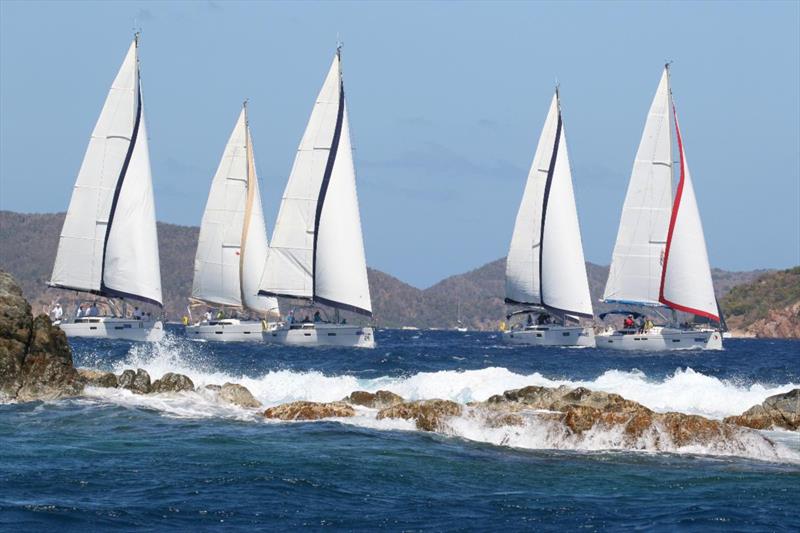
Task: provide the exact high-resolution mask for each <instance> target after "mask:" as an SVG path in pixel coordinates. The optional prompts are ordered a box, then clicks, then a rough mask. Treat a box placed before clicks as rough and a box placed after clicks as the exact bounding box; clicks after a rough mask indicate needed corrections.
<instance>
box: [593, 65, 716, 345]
mask: <svg viewBox="0 0 800 533" xmlns="http://www.w3.org/2000/svg"><path fill="white" fill-rule="evenodd" d="M669 84H670V79H669V65H667V66H666V67H665V68H664V72H663V74H662V75H661V81H660V83H659V85H658V89H657V90H656V95H655V98H654V99H653V103H652V104H651V106H650V111H649V113H648V115H647V121H646V122H645V126H644V133H643V134H642V140H641V143H640V144H639V150H638V151H637V153H636V159H635V160H634V164H633V171H632V172H631V179H630V183H629V185H628V192H627V195H626V197H625V204H624V205H623V208H622V217H621V219H620V225H619V232H618V233H617V241H616V244H615V246H614V255H613V258H612V261H611V269H610V272H609V276H608V282H607V283H606V288H605V293H604V295H603V300H604V301H605V302H612V303H619V304H627V305H635V306H644V307H650V308H652V309H653V310H654V312H656V313H658V311H659V308H668V309H669V310H670V311H671V313H670V314H671V317H670V318H669V319H664V322H665V323H664V324H661V325H655V326H653V327H649V328H642V327H641V326H639V327H627V328H621V329H613V328H608V329H607V330H606V331H604V332H603V333H602V334H598V335H597V336H596V341H597V345H598V347H606V348H614V349H620V350H672V349H710V350H714V349H715V350H719V349H722V333H721V332H720V331H719V329H716V328H713V327H709V326H707V325H703V326H696V327H692V326H689V325H684V326H681V325H679V324H678V319H677V311H682V312H686V313H691V314H694V315H697V316H701V317H705V318H707V319H709V320H710V321H713V322H717V323H719V322H720V313H719V309H718V306H717V301H716V298H715V296H714V286H713V283H712V280H711V269H710V267H709V263H708V253H707V251H706V242H705V237H704V236H703V225H702V223H701V221H700V212H699V210H698V207H697V200H696V198H695V193H694V187H693V185H692V179H691V175H690V174H689V167H688V165H687V163H686V154H685V152H684V147H683V140H682V138H681V132H680V128H679V126H678V115H677V112H676V110H675V104H674V102H673V99H672V91H671V90H670V86H669ZM673 132H674V135H675V137H676V141H677V148H678V154H679V160H678V161H677V162H675V161H674V158H673V156H672V153H673ZM676 164H677V165H678V169H679V171H680V172H679V178H678V182H677V184H676V186H675V193H674V197H673V181H674V174H675V165H676ZM662 318H663V317H662Z"/></svg>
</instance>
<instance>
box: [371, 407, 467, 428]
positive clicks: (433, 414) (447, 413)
mask: <svg viewBox="0 0 800 533" xmlns="http://www.w3.org/2000/svg"><path fill="white" fill-rule="evenodd" d="M463 410H464V408H463V406H462V405H460V404H457V403H456V402H451V401H450V400H418V401H415V402H404V403H400V404H397V405H393V406H392V407H387V408H385V409H381V410H380V411H378V416H377V418H378V420H381V419H383V418H403V419H405V420H414V421H415V422H416V424H417V428H418V429H421V430H423V431H441V430H442V429H443V428H444V421H445V420H446V419H447V418H449V417H452V416H460V415H461V413H462V412H463Z"/></svg>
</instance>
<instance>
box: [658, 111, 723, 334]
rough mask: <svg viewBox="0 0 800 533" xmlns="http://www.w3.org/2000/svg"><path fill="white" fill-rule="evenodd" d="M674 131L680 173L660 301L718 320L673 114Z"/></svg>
mask: <svg viewBox="0 0 800 533" xmlns="http://www.w3.org/2000/svg"><path fill="white" fill-rule="evenodd" d="M675 132H676V135H677V137H678V150H679V154H680V170H681V175H680V181H679V182H678V190H677V192H676V194H675V203H674V206H673V211H672V219H671V223H670V231H669V236H668V239H667V249H666V252H665V254H664V276H663V281H662V286H661V302H662V303H664V304H666V305H669V306H670V307H671V308H673V309H677V310H679V311H686V312H689V313H693V314H695V315H700V316H705V317H707V318H710V319H712V320H715V321H717V322H719V316H718V315H719V312H718V309H717V301H716V298H715V296H714V284H713V282H712V280H711V267H710V266H709V262H708V252H707V249H706V240H705V237H704V234H703V223H702V221H701V220H700V210H699V209H698V207H697V198H696V197H695V194H694V186H693V185H692V177H691V174H690V173H689V165H688V164H687V162H686V153H685V151H684V149H683V141H682V139H681V131H680V127H679V126H678V116H677V113H676V114H675Z"/></svg>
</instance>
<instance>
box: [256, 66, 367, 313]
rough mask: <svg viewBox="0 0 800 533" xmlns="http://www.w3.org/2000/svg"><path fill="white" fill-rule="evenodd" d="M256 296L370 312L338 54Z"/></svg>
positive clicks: (304, 141)
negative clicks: (310, 302)
mask: <svg viewBox="0 0 800 533" xmlns="http://www.w3.org/2000/svg"><path fill="white" fill-rule="evenodd" d="M260 293H261V294H265V295H274V296H287V297H293V298H303V299H309V300H313V301H315V302H319V303H323V304H326V305H330V306H332V307H335V308H338V309H345V310H349V311H354V312H358V313H362V314H365V315H371V314H372V304H371V301H370V294H369V283H368V280H367V267H366V260H365V255H364V243H363V236H362V232H361V220H360V216H359V210H358V196H357V193H356V182H355V169H354V166H353V154H352V147H351V142H350V129H349V122H348V118H347V109H346V105H345V98H344V86H343V84H342V76H341V57H340V53H339V51H337V53H336V56H335V57H334V59H333V63H332V64H331V68H330V70H329V71H328V75H327V76H326V78H325V82H324V83H323V85H322V89H321V90H320V92H319V95H318V96H317V100H316V102H315V104H314V108H313V110H312V112H311V117H310V118H309V121H308V125H307V126H306V131H305V133H304V134H303V138H302V140H301V141H300V146H299V147H298V149H297V155H296V156H295V160H294V165H293V167H292V172H291V174H290V176H289V181H288V183H287V184H286V190H285V191H284V194H283V199H282V201H281V206H280V209H279V211H278V218H277V221H276V223H275V231H274V233H273V235H272V245H271V247H270V251H269V254H268V256H267V260H266V262H265V266H264V271H263V277H262V279H261V291H260Z"/></svg>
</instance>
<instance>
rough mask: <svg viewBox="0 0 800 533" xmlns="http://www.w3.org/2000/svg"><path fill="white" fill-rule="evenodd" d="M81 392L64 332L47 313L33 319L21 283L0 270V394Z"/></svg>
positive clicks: (46, 396)
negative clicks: (52, 322)
mask: <svg viewBox="0 0 800 533" xmlns="http://www.w3.org/2000/svg"><path fill="white" fill-rule="evenodd" d="M82 391H83V380H82V379H81V377H80V376H79V374H78V372H77V370H76V369H75V367H74V365H73V362H72V351H71V350H70V347H69V344H68V343H67V337H66V335H64V332H63V331H61V330H60V329H58V328H56V327H53V325H52V324H51V323H50V319H49V318H48V317H47V316H46V315H39V316H37V317H36V318H34V317H33V314H32V313H31V306H30V305H29V304H28V302H27V301H26V300H25V298H24V297H23V296H22V289H21V288H20V286H19V285H18V284H17V282H16V281H15V280H14V278H12V277H11V275H10V274H8V273H6V272H3V271H0V395H2V396H4V397H6V398H11V399H16V400H18V401H23V402H25V401H33V400H50V399H56V398H63V397H69V396H77V395H79V394H81V392H82Z"/></svg>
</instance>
